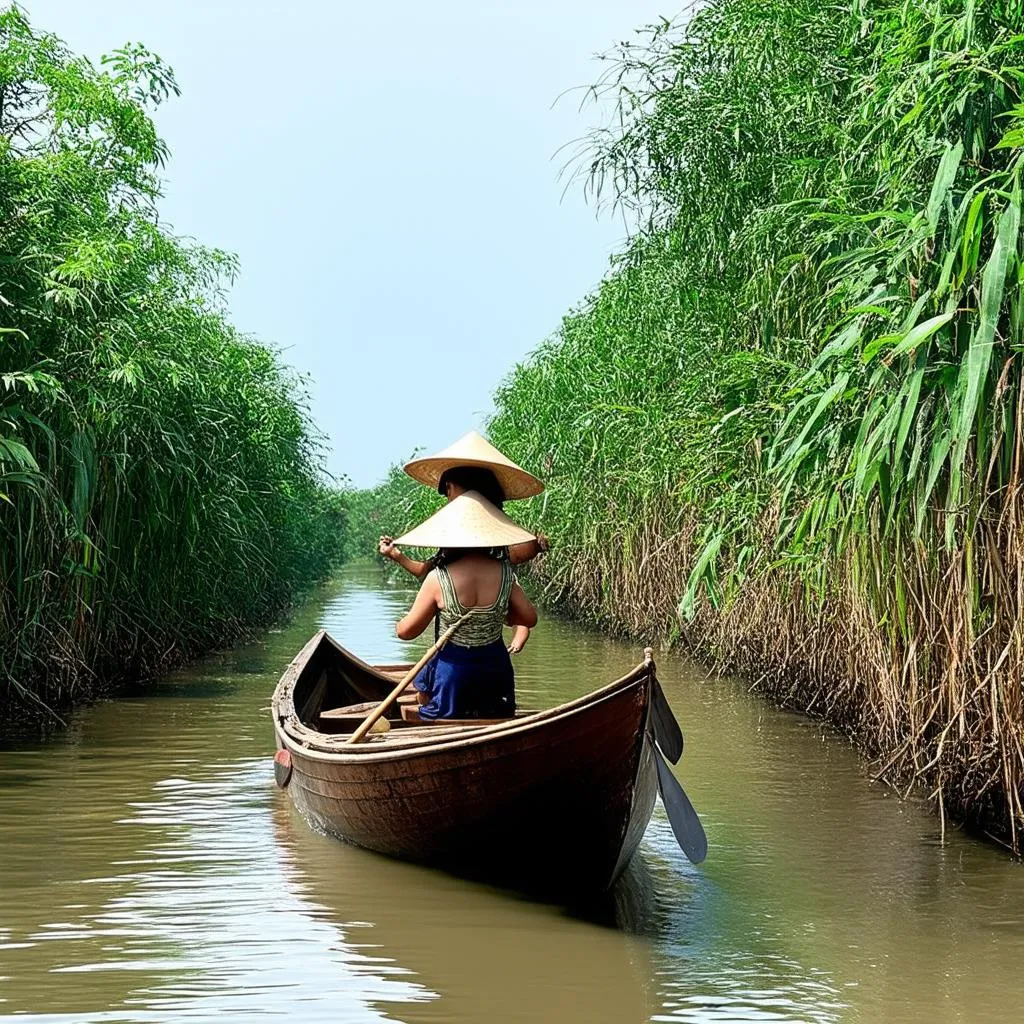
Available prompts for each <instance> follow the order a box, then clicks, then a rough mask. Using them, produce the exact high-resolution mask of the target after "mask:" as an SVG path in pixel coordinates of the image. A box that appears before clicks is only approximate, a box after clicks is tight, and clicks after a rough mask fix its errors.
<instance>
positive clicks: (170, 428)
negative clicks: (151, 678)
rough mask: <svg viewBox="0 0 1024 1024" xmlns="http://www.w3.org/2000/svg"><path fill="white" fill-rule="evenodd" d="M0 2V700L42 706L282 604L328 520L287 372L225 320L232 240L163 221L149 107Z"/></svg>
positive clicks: (149, 666)
mask: <svg viewBox="0 0 1024 1024" xmlns="http://www.w3.org/2000/svg"><path fill="white" fill-rule="evenodd" d="M176 92H177V85H176V83H175V80H174V76H173V74H172V72H171V71H170V70H169V69H168V68H167V67H166V66H165V65H164V64H163V63H162V62H161V61H160V60H159V59H158V58H156V57H155V56H153V55H151V54H149V53H148V52H146V51H145V50H143V49H142V48H141V47H137V46H132V47H128V48H126V49H123V50H119V51H117V52H115V53H114V54H113V55H112V56H111V57H108V58H105V60H104V62H103V65H102V66H101V67H95V66H93V65H92V64H91V63H89V62H88V61H86V60H84V59H82V58H79V57H76V56H74V55H73V54H71V53H69V52H68V51H67V50H66V49H65V47H64V46H63V45H62V44H61V43H60V41H59V40H57V39H56V38H55V37H53V36H49V35H42V34H37V33H35V32H33V31H32V29H31V27H30V26H29V24H28V22H27V20H26V18H25V16H24V14H23V13H22V12H21V11H20V10H19V9H18V8H17V7H11V8H9V9H8V10H6V11H3V12H0V664H2V666H3V680H2V683H0V700H2V702H3V703H10V702H12V701H13V702H14V704H15V705H21V706H26V705H37V706H38V705H41V704H45V705H56V704H61V703H66V702H67V701H69V700H73V699H75V698H76V697H79V696H83V695H88V694H91V693H94V692H96V690H97V689H98V686H99V681H101V680H102V681H104V682H116V681H117V680H121V679H126V678H134V677H139V676H142V675H145V674H147V673H150V672H153V671H156V670H158V669H159V668H161V667H163V666H165V665H168V664H171V663H173V662H174V661H176V660H179V659H180V658H182V657H184V656H187V655H188V654H191V653H194V652H196V651H199V650H201V649H204V648H208V647H209V646H211V645H213V644H216V643H218V642H221V641H223V640H225V639H227V638H230V637H231V636H233V635H236V634H237V633H238V632H239V631H240V630H242V629H244V628H245V627H246V626H247V625H250V624H254V623H257V622H262V621H265V620H266V619H268V618H269V617H270V616H273V615H274V614H275V613H277V612H279V611H280V609H281V608H282V607H283V606H284V605H286V604H287V603H288V601H289V600H290V599H291V597H292V595H294V593H295V592H296V590H297V589H298V588H300V587H302V586H304V585H306V584H307V583H308V582H310V581H311V580H313V579H316V578H320V577H322V576H324V575H325V574H326V573H327V572H329V571H330V569H331V568H332V566H333V565H334V564H335V563H336V561H337V559H338V557H339V556H340V547H341V542H342V539H343V533H344V529H345V524H346V509H345V505H344V500H343V497H342V496H341V495H340V494H338V493H336V492H333V491H331V490H330V489H329V488H327V487H326V486H325V484H324V482H323V481H324V479H325V478H324V476H323V474H322V471H321V468H320V441H319V438H318V436H317V435H316V433H315V432H314V430H313V429H312V427H311V425H310V422H309V419H308V416H307V411H306V392H305V386H304V383H303V382H302V381H301V380H299V379H297V378H296V377H295V376H294V375H293V374H292V373H291V371H289V370H288V369H287V368H286V367H285V366H284V365H283V364H282V362H281V361H280V359H279V358H278V356H277V355H276V354H275V353H273V352H272V351H271V350H269V349H267V348H265V347H264V346H262V345H260V344H258V343H257V342H255V341H254V340H252V339H250V338H247V337H245V336H243V335H240V334H239V333H238V332H237V331H235V330H234V328H233V327H232V326H231V325H230V323H229V322H228V320H227V318H226V315H225V309H224V300H223V288H224V285H225V284H226V283H227V282H228V281H229V280H230V279H231V278H232V277H233V275H234V273H235V271H236V267H235V262H234V260H233V259H232V258H231V257H230V256H228V255H226V254H225V253H222V252H220V251H217V250H212V249H206V248H203V247H201V246H198V245H195V244H192V243H190V242H186V241H183V240H181V239H178V238H175V237H174V236H172V235H170V234H169V233H168V232H167V231H166V230H165V229H164V228H163V227H162V225H161V224H160V221H159V218H158V215H157V203H158V200H159V194H160V183H159V179H158V177H157V174H158V172H159V170H160V167H161V166H162V165H163V163H164V161H165V160H166V158H167V152H166V149H165V147H164V144H163V142H162V141H161V140H160V139H159V137H158V136H157V134H156V131H155V129H154V126H153V123H152V121H151V120H150V117H149V114H148V110H149V109H150V108H151V107H152V106H154V105H155V104H157V103H159V102H160V101H162V100H163V99H165V98H166V97H167V96H168V95H171V94H174V93H176Z"/></svg>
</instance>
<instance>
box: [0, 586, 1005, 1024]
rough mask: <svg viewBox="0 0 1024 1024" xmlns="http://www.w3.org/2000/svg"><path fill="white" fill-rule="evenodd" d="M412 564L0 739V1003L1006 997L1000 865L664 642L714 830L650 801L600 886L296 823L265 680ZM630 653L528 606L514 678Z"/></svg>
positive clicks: (792, 1004)
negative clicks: (419, 857) (517, 877)
mask: <svg viewBox="0 0 1024 1024" xmlns="http://www.w3.org/2000/svg"><path fill="white" fill-rule="evenodd" d="M410 598H411V590H409V589H408V588H402V587H398V586H394V587H392V586H382V585H381V583H380V581H379V578H378V577H377V576H376V574H374V573H368V572H363V571H361V570H355V571H350V572H349V573H347V574H346V577H345V578H344V579H343V580H342V581H341V582H340V583H339V584H338V585H337V586H334V587H332V588H330V589H328V590H325V591H324V592H323V594H322V595H320V596H319V597H318V599H316V600H314V601H313V602H311V603H310V604H309V605H308V606H306V607H305V608H303V609H302V610H301V611H300V612H299V613H298V614H297V616H296V618H295V620H294V621H293V622H292V623H290V624H289V625H288V626H287V627H286V628H284V629H282V630H279V631H275V632H272V633H270V634H268V635H267V636H266V637H265V639H264V641H263V642H262V643H260V644H257V645H253V646H251V647H247V648H244V649H240V650H237V651H233V652H227V653H225V654H222V655H218V656H216V657H212V658H209V659H207V660H205V661H204V662H203V663H201V664H200V665H197V666H195V667H193V668H192V669H190V670H188V671H184V672H180V673H177V674H175V675H174V676H172V677H170V678H169V679H167V680H165V681H164V682H162V683H161V684H159V685H158V686H157V687H155V689H154V690H153V691H152V692H151V693H150V694H148V695H146V696H145V697H143V696H133V697H131V698H128V699H122V700H119V701H114V702H110V703H106V704H102V705H98V706H96V707H93V708H89V709H86V710H84V711H82V712H80V713H77V714H76V715H74V716H73V718H72V721H71V723H70V727H69V729H68V730H67V732H66V733H63V734H61V735H60V736H58V737H56V738H54V739H52V740H51V741H49V742H47V743H38V742H34V743H32V742H26V741H24V740H13V741H12V740H8V741H7V742H6V743H5V745H4V746H3V747H0V1019H8V1018H10V1019H14V1018H15V1017H16V1018H17V1019H18V1020H20V1021H35V1022H44V1021H45V1022H55V1024H56V1022H60V1024H69V1022H71V1021H75V1022H80V1021H111V1022H113V1021H169V1020H179V1019H188V1020H197V1021H204V1020H213V1019H214V1018H217V1019H218V1020H219V1021H223V1020H238V1021H243V1020H251V1019H253V1018H254V1017H258V1016H261V1015H269V1014H275V1015H281V1014H287V1015H288V1016H289V1017H291V1018H293V1019H296V1020H302V1021H306V1020H310V1021H315V1020H321V1019H322V1020H334V1021H337V1020H340V1021H358V1022H365V1021H377V1020H392V1021H395V1020H397V1021H407V1022H410V1024H412V1022H419V1021H466V1022H470V1021H472V1022H478V1021H488V1022H491V1021H493V1022H499V1024H500V1022H505V1021H526V1020H530V1021H535V1020H544V1021H547V1020H551V1021H567V1022H568V1021H579V1022H584V1021H587V1022H602V1021H609V1022H615V1024H620V1022H626V1024H628V1022H631V1021H648V1020H656V1021H716V1022H717V1021H792V1022H796V1021H807V1022H815V1024H818V1022H821V1024H828V1022H833V1021H848V1020H849V1021H889V1020H891V1021H901V1022H902V1021H908V1022H918V1021H920V1022H925V1021H927V1022H940V1024H953V1022H976V1021H988V1020H992V1021H996V1020H1004V1019H1008V1016H1009V1017H1012V1016H1013V1010H1012V1008H1014V1007H1019V1005H1020V1004H1021V1000H1022V998H1024V982H1022V980H1021V972H1020V970H1019V964H1020V962H1021V958H1022V956H1024V874H1022V872H1021V870H1020V868H1019V867H1018V866H1015V865H1012V864H1010V863H1009V862H1007V861H1006V860H1005V859H1004V858H1003V857H1002V855H1001V854H1000V853H999V852H998V851H996V850H993V849H991V848H988V847H985V846H982V845H980V844H978V843H976V842H973V841H970V840H967V839H963V838H962V837H959V836H956V835H954V836H953V837H952V838H951V839H950V840H949V841H948V842H947V844H946V845H945V846H941V845H939V843H938V840H937V826H936V823H935V821H934V819H933V818H931V817H930V816H929V815H927V814H926V813H925V811H924V809H923V808H922V807H920V806H918V805H916V804H915V803H913V802H908V803H901V802H898V801H896V800H895V799H893V798H892V797H891V796H890V795H889V794H888V793H887V792H886V791H884V790H882V789H880V788H878V787H874V786H872V785H870V784H869V783H868V781H867V780H866V779H865V777H864V775H863V773H862V771H861V769H860V767H859V766H858V762H857V760H856V758H855V757H854V755H853V752H852V751H851V750H850V749H849V748H848V747H847V746H846V745H845V744H844V743H842V742H840V741H838V740H836V739H835V738H833V737H831V736H829V735H827V734H826V733H824V732H823V731H822V730H821V729H820V728H819V727H818V726H815V725H813V724H812V723H809V722H807V721H805V720H803V719H800V718H799V717H796V716H792V715H785V714H780V713H777V712H774V711H772V710H771V709H768V708H766V707H765V706H764V705H763V704H762V703H761V702H760V701H758V700H757V699H756V698H753V697H750V696H749V695H747V694H746V693H745V692H744V690H743V689H742V688H741V687H738V686H736V685H734V684H731V683H719V682H706V681H702V680H701V679H700V677H699V675H698V674H697V673H695V672H694V671H693V670H692V668H690V667H689V666H688V665H686V664H685V663H684V662H682V661H677V660H672V659H662V663H661V665H660V674H661V677H662V681H663V685H664V687H665V690H666V692H667V693H668V695H669V698H670V700H671V701H672V703H673V705H674V706H675V707H676V708H677V709H679V711H680V715H681V718H682V720H683V727H684V731H685V732H686V737H687V749H686V754H685V755H684V757H683V760H682V762H681V764H680V771H679V774H680V777H681V778H682V780H683V782H684V784H685V785H686V788H687V791H688V792H689V793H690V795H691V797H692V798H693V800H694V803H695V804H696V806H697V807H698V809H699V810H700V811H701V814H702V817H703V818H704V821H705V824H706V826H707V830H708V833H709V837H710V839H711V844H712V848H711V855H710V856H709V859H708V861H707V862H706V863H705V865H703V866H702V867H701V868H700V869H695V868H693V867H692V866H690V865H688V864H687V863H686V862H685V861H684V860H683V858H682V855H681V854H680V853H679V852H678V850H677V849H676V847H675V844H674V840H673V839H672V836H671V832H670V831H669V828H668V825H667V822H666V821H665V820H664V818H663V816H662V815H661V812H660V810H659V811H657V812H656V815H655V819H654V821H653V822H652V825H651V828H650V829H649V831H648V834H647V836H646V838H645V841H644V844H643V847H642V851H641V857H640V858H639V859H638V861H637V863H636V864H635V865H634V867H633V868H632V869H631V871H630V873H629V876H628V878H627V880H626V882H627V884H625V885H624V886H622V887H620V888H619V889H618V890H617V891H616V892H615V893H614V894H613V899H612V900H611V901H610V902H608V903H604V904H595V905H594V906H590V907H587V908H584V910H583V911H576V912H572V913H570V912H567V911H566V910H563V909H559V908H556V907H549V906H544V905H541V904H536V903H531V902H529V901H527V900H524V899H521V898H519V897H515V896H512V895H509V894H507V893H502V892H499V891H496V890H494V889H489V888H486V887H483V886H479V885H473V884H469V883H465V882H462V881H459V880H457V879H454V878H451V877H449V876H447V875H443V874H439V873H435V872H432V871H429V870H426V869H422V868H418V867H413V866H409V865H404V864H399V863H395V862H392V861H389V860H387V859H385V858H381V857H377V856H375V855H373V854H368V853H365V852H364V851H360V850H355V849H352V848H349V847H346V846H344V845H342V844H340V843H337V842H335V841H334V840H330V839H326V838H324V837H322V836H319V835H316V834H315V833H313V832H312V831H311V830H310V829H309V828H308V827H307V826H306V824H305V822H304V821H302V819H301V818H300V817H298V816H297V815H296V813H295V812H294V810H293V809H292V807H291V804H290V801H289V800H288V798H287V795H286V794H282V793H279V792H278V791H276V790H275V788H274V787H273V784H272V781H271V780H272V773H271V770H270V762H269V754H270V753H271V751H272V749H273V739H272V736H271V733H270V727H269V721H268V714H267V705H268V703H269V696H270V692H271V690H272V688H273V685H274V682H275V680H276V677H277V675H278V674H279V673H280V671H281V669H282V668H283V666H284V665H285V664H286V663H287V662H288V660H289V659H290V658H291V657H292V655H293V654H294V652H295V651H296V650H297V649H298V647H299V646H300V645H301V644H302V643H303V642H304V641H305V639H307V638H308V636H309V635H310V634H311V633H312V632H313V631H314V630H315V629H316V628H317V627H318V626H320V625H325V626H327V627H328V628H329V629H330V630H331V631H332V632H333V633H334V634H335V635H336V636H337V637H338V638H339V639H340V640H341V641H342V642H343V643H346V644H347V645H348V646H351V647H352V648H353V649H355V650H356V651H358V652H359V653H360V654H362V655H364V656H365V657H367V658H369V659H371V660H374V659H377V660H399V659H404V658H407V657H408V656H409V652H408V650H407V649H406V648H405V645H402V644H400V643H399V642H398V641H397V640H395V639H394V637H393V633H392V627H393V623H394V621H395V618H396V617H397V615H398V614H399V613H400V611H401V610H403V609H404V607H406V606H407V604H408V602H409V600H410ZM639 657H640V652H639V651H638V650H637V651H634V650H630V649H629V648H626V647H624V646H623V645H621V644H618V643H614V642H612V641H610V640H608V639H607V638H605V637H602V636H600V635H596V634H588V633H581V632H578V631H575V630H574V629H572V628H571V627H568V626H566V625H564V624H560V623H558V622H556V621H551V620H546V621H544V622H543V623H542V625H541V627H540V628H539V629H538V630H537V631H536V633H535V635H534V637H533V639H532V640H531V643H530V645H529V646H528V647H527V649H526V650H525V651H524V652H523V654H522V655H520V656H519V658H518V659H517V669H518V674H519V686H520V693H521V700H522V702H523V703H533V704H536V705H548V704H552V703H555V702H556V701H559V700H563V699H566V698H568V697H572V696H575V695H578V694H580V693H583V692H584V691H586V690H588V689H590V688H592V687H593V686H595V685H597V684H599V683H601V682H604V681H606V680H608V679H610V678H612V677H614V676H617V675H620V674H621V673H622V672H623V671H624V670H625V669H626V668H628V667H629V666H630V665H631V663H632V662H634V661H636V660H638V659H639Z"/></svg>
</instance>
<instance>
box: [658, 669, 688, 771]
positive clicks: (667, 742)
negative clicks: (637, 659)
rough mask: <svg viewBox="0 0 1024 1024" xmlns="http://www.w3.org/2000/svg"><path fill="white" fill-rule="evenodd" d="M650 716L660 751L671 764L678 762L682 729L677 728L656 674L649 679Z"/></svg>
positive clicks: (681, 745)
mask: <svg viewBox="0 0 1024 1024" xmlns="http://www.w3.org/2000/svg"><path fill="white" fill-rule="evenodd" d="M651 718H652V719H653V720H654V738H655V739H656V740H657V741H658V746H659V747H661V752H662V753H663V754H664V755H665V756H666V757H667V758H668V759H669V760H670V761H671V762H672V763H673V764H678V763H679V758H681V757H682V756H683V730H682V729H680V728H679V722H677V721H676V716H675V715H674V714H673V713H672V708H671V707H669V703H668V700H667V699H666V697H665V691H664V690H662V688H661V683H659V682H658V677H657V676H655V677H654V678H653V679H652V680H651Z"/></svg>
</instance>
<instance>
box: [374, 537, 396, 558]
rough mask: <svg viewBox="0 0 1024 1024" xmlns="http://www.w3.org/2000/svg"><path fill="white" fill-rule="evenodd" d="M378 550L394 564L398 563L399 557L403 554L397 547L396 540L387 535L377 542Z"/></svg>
mask: <svg viewBox="0 0 1024 1024" xmlns="http://www.w3.org/2000/svg"><path fill="white" fill-rule="evenodd" d="M377 550H378V551H379V552H380V553H381V554H382V555H383V556H384V557H385V558H390V559H391V561H392V562H397V561H398V556H399V555H400V554H401V553H402V552H401V551H399V550H398V548H396V547H395V539H394V538H393V537H388V536H387V535H386V534H385V535H384V536H383V537H381V539H380V540H379V541H378V542H377Z"/></svg>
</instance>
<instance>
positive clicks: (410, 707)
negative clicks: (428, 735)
mask: <svg viewBox="0 0 1024 1024" xmlns="http://www.w3.org/2000/svg"><path fill="white" fill-rule="evenodd" d="M532 714H533V712H532V711H517V712H516V713H515V717H516V718H524V717H525V716H526V715H532ZM402 720H403V721H405V722H415V723H416V724H417V725H435V726H436V725H499V724H501V723H502V722H507V721H508V718H435V719H430V720H428V719H424V718H420V709H419V707H418V705H416V704H403V705H402Z"/></svg>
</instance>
